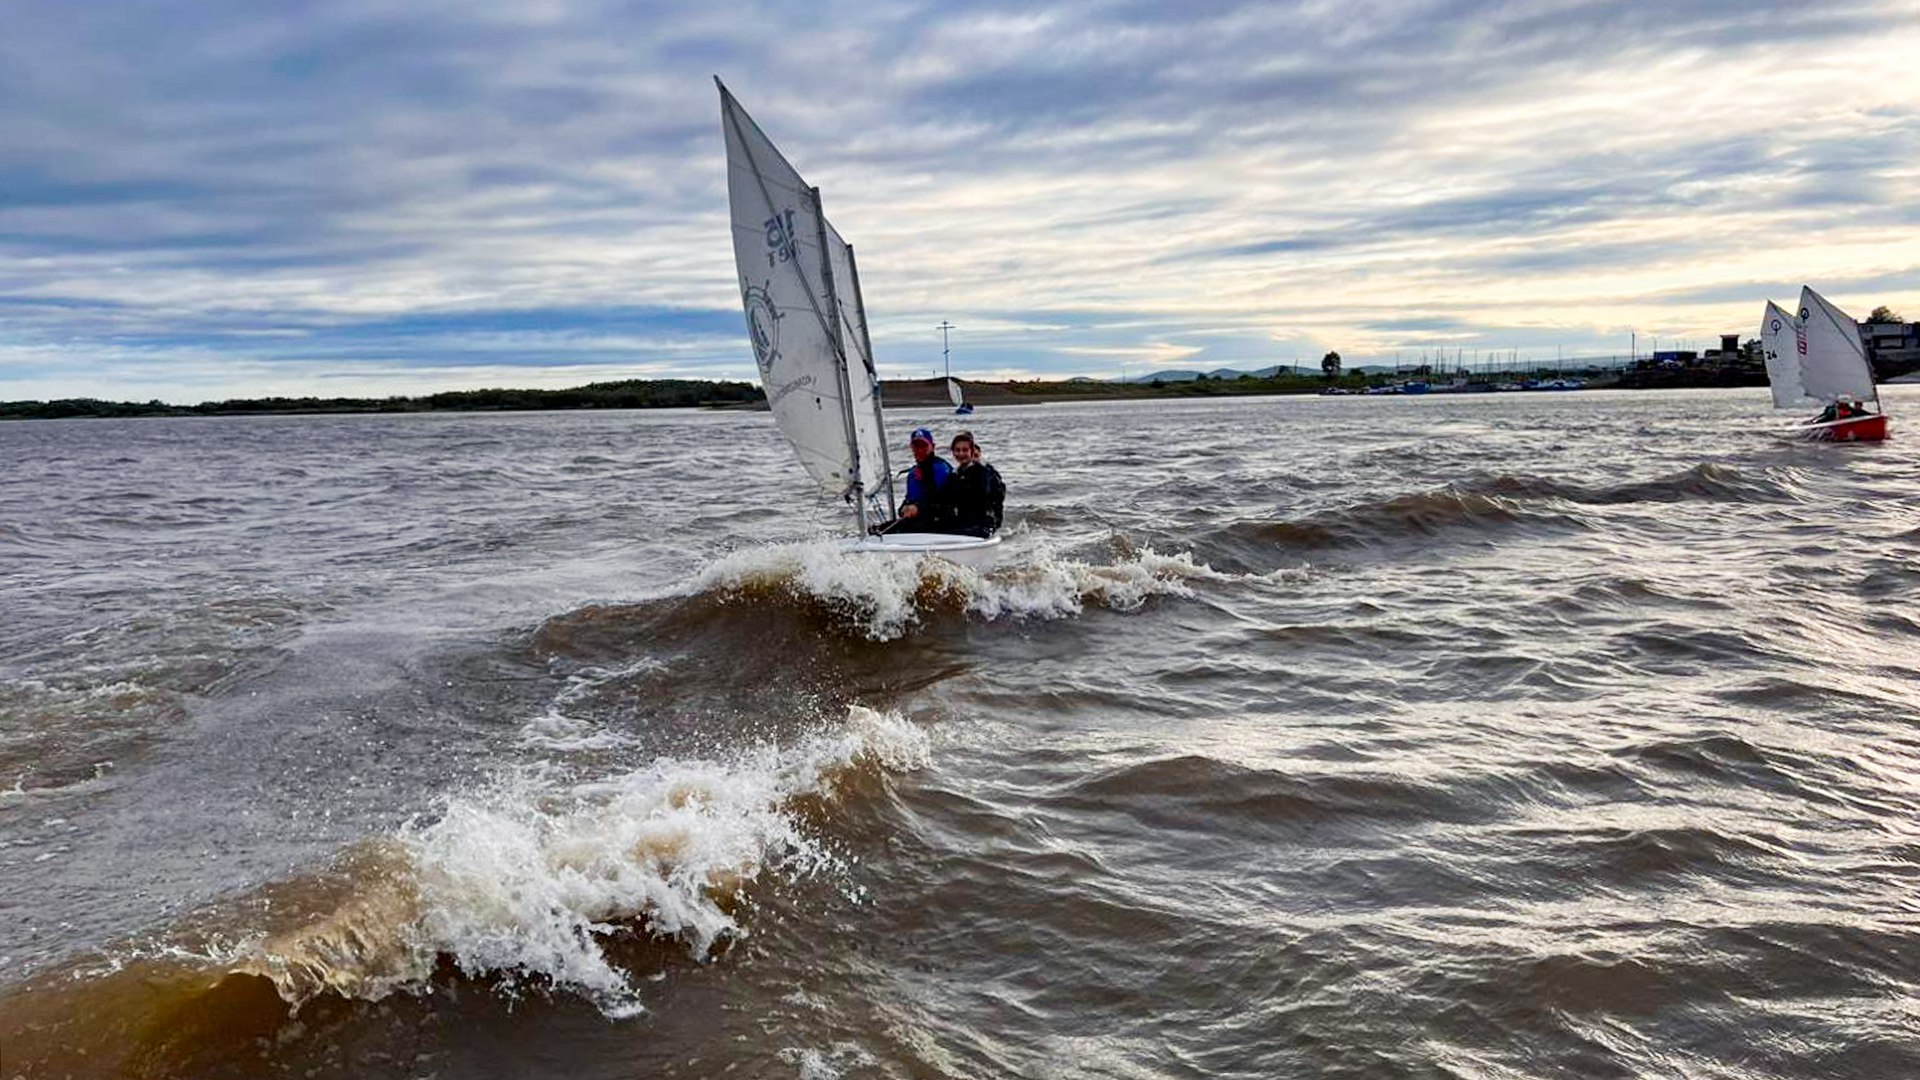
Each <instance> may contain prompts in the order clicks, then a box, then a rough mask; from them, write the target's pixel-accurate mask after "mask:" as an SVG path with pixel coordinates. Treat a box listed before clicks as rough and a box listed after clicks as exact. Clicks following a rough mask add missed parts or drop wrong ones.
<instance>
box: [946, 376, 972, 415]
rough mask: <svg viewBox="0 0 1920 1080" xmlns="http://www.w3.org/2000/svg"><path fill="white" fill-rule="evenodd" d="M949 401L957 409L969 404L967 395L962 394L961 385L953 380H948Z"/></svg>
mask: <svg viewBox="0 0 1920 1080" xmlns="http://www.w3.org/2000/svg"><path fill="white" fill-rule="evenodd" d="M947 400H948V401H951V402H953V407H954V408H956V409H957V408H959V407H960V406H962V405H965V404H966V403H967V395H965V394H963V393H961V392H960V384H959V383H957V382H955V381H954V380H952V379H948V380H947Z"/></svg>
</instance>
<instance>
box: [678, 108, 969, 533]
mask: <svg viewBox="0 0 1920 1080" xmlns="http://www.w3.org/2000/svg"><path fill="white" fill-rule="evenodd" d="M714 82H715V84H717V85H718V86H719V87H720V126H721V128H722V129H723V130H724V132H725V135H726V142H727V197H728V203H729V206H730V208H731V210H732V218H733V256H734V265H735V267H736V268H737V269H738V270H739V273H740V295H741V301H742V303H743V305H744V306H745V308H746V314H747V336H748V338H749V340H750V341H751V342H752V345H753V355H754V360H755V362H756V363H757V364H758V365H759V368H760V385H761V388H762V389H763V390H765V391H766V395H767V403H768V405H769V406H770V407H771V408H772V410H773V416H774V420H775V422H777V423H778V424H779V426H780V431H781V433H782V434H784V435H785V436H786V437H787V441H788V442H789V443H791V444H792V445H793V452H794V456H795V457H796V458H797V459H799V461H800V464H801V466H802V467H803V468H804V469H805V470H806V473H807V475H808V476H809V477H811V478H812V479H813V481H814V482H815V483H816V484H818V485H819V486H820V487H821V488H822V489H824V490H825V491H826V492H827V493H829V494H831V495H833V496H835V497H838V498H841V499H844V500H845V501H846V502H847V503H848V504H849V505H851V506H852V508H853V512H854V518H855V521H856V522H857V524H858V529H859V532H858V533H857V534H856V535H855V536H854V537H853V538H852V539H850V540H849V541H848V542H847V547H848V548H849V549H851V550H855V551H873V552H888V553H895V554H906V555H916V556H917V555H927V554H933V555H941V556H944V557H946V558H949V559H953V560H954V561H957V562H981V561H987V560H989V559H990V558H991V555H992V549H993V548H994V547H995V546H997V545H998V544H999V543H1000V538H999V537H997V536H995V537H991V538H988V539H980V538H978V537H972V536H950V535H946V534H940V533H911V534H905V535H887V536H877V537H876V536H868V535H867V526H868V524H869V522H875V521H880V520H885V519H886V518H890V517H892V516H894V514H895V512H896V504H895V495H894V489H893V473H892V467H891V464H890V462H889V460H888V457H887V441H886V428H885V426H884V423H883V421H882V418H881V413H880V378H879V376H878V374H876V372H875V369H874V364H873V343H872V341H871V340H870V339H869V337H868V334H867V314H866V308H865V304H864V303H863V302H862V300H861V297H860V273H859V269H858V267H857V266H856V264H855V262H854V258H853V248H852V247H851V246H850V245H849V244H847V242H846V241H845V240H842V239H841V238H840V234H839V233H838V232H837V231H836V230H835V229H834V227H833V225H832V223H831V222H829V221H828V220H827V217H826V214H825V213H824V212H823V210H822V209H821V205H820V189H819V188H816V187H812V186H810V185H809V184H808V183H807V182H806V181H805V180H804V179H802V178H801V176H800V173H799V172H798V171H797V170H796V169H794V167H793V165H792V164H791V163H789V162H788V161H787V159H786V157H785V156H783V155H782V154H781V153H780V151H779V149H778V148H777V147H775V146H774V145H773V141H772V140H771V139H768V138H767V136H766V133H765V132H763V131H761V130H760V127H759V125H757V124H755V123H754V122H753V118H752V117H750V116H748V115H747V111H746V110H745V109H743V108H741V107H740V103H739V102H738V101H736V100H735V99H734V97H733V94H732V93H730V92H729V91H728V90H727V87H726V84H725V83H721V82H720V80H719V79H718V78H716V79H714ZM883 499H884V502H883V501H882V500H883ZM883 506H884V510H883V509H882V507H883Z"/></svg>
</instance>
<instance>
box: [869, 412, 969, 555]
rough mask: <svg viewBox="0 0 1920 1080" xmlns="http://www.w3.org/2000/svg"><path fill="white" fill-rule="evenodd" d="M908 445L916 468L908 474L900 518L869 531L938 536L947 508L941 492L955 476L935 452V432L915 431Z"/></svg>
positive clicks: (909, 470) (943, 459) (908, 439)
mask: <svg viewBox="0 0 1920 1080" xmlns="http://www.w3.org/2000/svg"><path fill="white" fill-rule="evenodd" d="M907 445H908V446H909V447H910V448H911V449H912V450H913V468H911V469H908V470H907V498H906V501H905V502H903V503H901V504H900V516H899V517H897V518H895V519H894V520H892V521H889V522H886V523H884V524H880V525H875V526H874V527H873V528H872V529H870V530H868V531H870V532H872V533H873V534H875V535H876V536H877V535H879V534H881V533H905V532H938V531H940V525H939V520H938V519H939V517H940V513H941V510H942V509H943V508H944V507H943V504H942V502H941V500H940V492H941V490H942V489H943V488H945V487H946V485H947V482H948V480H949V478H950V477H951V476H952V475H953V467H952V466H950V465H948V464H947V460H946V459H945V458H943V457H941V456H940V455H939V454H936V453H934V452H933V432H932V431H931V430H930V429H928V428H914V429H913V434H912V435H910V436H908V438H907Z"/></svg>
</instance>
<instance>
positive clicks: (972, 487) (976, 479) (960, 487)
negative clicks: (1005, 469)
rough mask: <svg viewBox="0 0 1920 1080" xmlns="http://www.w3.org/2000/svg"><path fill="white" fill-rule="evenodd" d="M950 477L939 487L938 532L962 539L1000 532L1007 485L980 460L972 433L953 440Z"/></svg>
mask: <svg viewBox="0 0 1920 1080" xmlns="http://www.w3.org/2000/svg"><path fill="white" fill-rule="evenodd" d="M948 449H950V450H952V451H953V461H954V466H953V473H952V475H950V476H948V477H947V482H946V483H945V484H942V485H941V486H940V503H941V506H940V515H939V519H940V524H939V525H938V526H937V528H938V530H939V531H940V532H944V533H959V534H961V535H964V536H982V537H985V536H992V535H993V534H994V532H995V530H997V529H999V528H1000V517H1001V512H1002V509H1003V506H1004V504H1005V503H1006V499H1007V485H1006V484H1005V483H1004V482H1002V481H1001V479H1000V472H999V470H997V469H995V468H994V467H993V466H991V465H989V464H987V463H986V462H984V461H981V460H980V444H979V443H976V442H974V441H973V433H972V432H970V431H962V432H960V433H959V434H958V435H955V436H954V437H953V442H952V444H951V445H950V446H949V447H948Z"/></svg>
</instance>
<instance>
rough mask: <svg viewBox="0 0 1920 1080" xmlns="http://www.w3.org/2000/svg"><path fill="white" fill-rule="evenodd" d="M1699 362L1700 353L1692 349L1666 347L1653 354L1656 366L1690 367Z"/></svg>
mask: <svg viewBox="0 0 1920 1080" xmlns="http://www.w3.org/2000/svg"><path fill="white" fill-rule="evenodd" d="M1699 362H1700V354H1699V353H1697V352H1694V351H1693V350H1692V349H1666V350H1659V351H1655V352H1654V354H1653V363H1654V365H1655V366H1656V367H1692V366H1693V365H1695V364H1697V363H1699Z"/></svg>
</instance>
